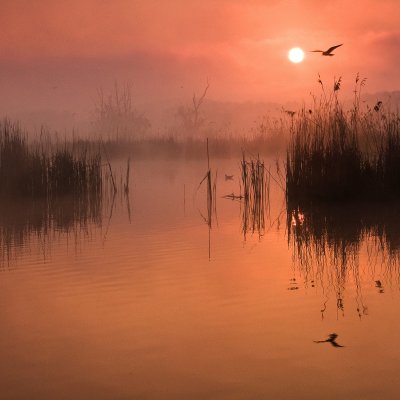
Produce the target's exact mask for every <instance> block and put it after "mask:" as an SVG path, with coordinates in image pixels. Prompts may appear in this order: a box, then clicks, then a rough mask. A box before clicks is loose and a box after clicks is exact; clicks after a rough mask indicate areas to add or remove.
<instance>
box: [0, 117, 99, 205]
mask: <svg viewBox="0 0 400 400" xmlns="http://www.w3.org/2000/svg"><path fill="white" fill-rule="evenodd" d="M101 191H102V166H101V157H100V153H97V154H89V152H88V151H87V150H86V149H80V150H79V151H77V152H74V151H73V149H71V148H69V147H68V146H67V145H66V144H65V145H64V146H63V145H58V146H55V148H54V149H51V146H50V145H49V143H37V144H36V145H32V144H31V145H30V144H28V142H27V138H26V136H25V135H24V133H23V132H22V130H21V129H20V127H19V126H18V124H15V123H11V122H10V121H8V120H3V121H1V122H0V196H2V197H7V196H9V197H10V196H23V197H32V198H37V197H45V198H51V197H56V196H64V195H78V196H83V195H89V194H90V195H94V196H100V195H101Z"/></svg>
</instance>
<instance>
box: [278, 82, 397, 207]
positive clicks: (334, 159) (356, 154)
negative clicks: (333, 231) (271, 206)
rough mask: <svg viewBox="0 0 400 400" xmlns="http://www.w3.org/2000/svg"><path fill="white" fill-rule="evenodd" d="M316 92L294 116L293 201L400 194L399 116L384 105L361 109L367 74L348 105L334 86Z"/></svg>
mask: <svg viewBox="0 0 400 400" xmlns="http://www.w3.org/2000/svg"><path fill="white" fill-rule="evenodd" d="M319 82H320V84H321V87H322V95H321V98H320V100H319V101H317V100H316V98H314V107H313V109H312V110H311V113H310V112H309V110H306V109H305V108H304V109H303V110H302V111H301V112H299V113H298V114H297V116H296V117H295V118H294V119H293V125H292V135H291V139H290V143H289V146H288V151H287V168H286V195H287V198H288V201H292V200H295V201H302V202H309V203H315V202H349V201H360V200H362V201H386V200H398V199H399V198H400V118H399V117H398V115H397V113H392V112H390V110H386V109H385V108H384V107H383V106H380V107H379V109H378V111H376V110H374V109H370V108H367V109H366V110H364V111H362V110H361V106H360V104H361V100H360V92H361V87H362V86H363V85H364V84H365V80H360V78H359V77H358V76H357V78H356V87H355V99H354V103H353V105H352V107H351V109H349V110H345V108H344V106H343V105H342V104H341V102H340V100H339V98H338V92H339V91H340V86H341V78H339V79H337V80H335V81H334V85H333V90H332V91H331V92H330V93H326V92H325V88H324V84H323V83H322V81H321V79H319Z"/></svg>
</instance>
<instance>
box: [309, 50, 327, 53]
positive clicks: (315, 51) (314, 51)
mask: <svg viewBox="0 0 400 400" xmlns="http://www.w3.org/2000/svg"><path fill="white" fill-rule="evenodd" d="M310 51H311V53H323V52H324V51H323V50H310Z"/></svg>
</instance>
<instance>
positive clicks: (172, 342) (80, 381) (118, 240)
mask: <svg viewBox="0 0 400 400" xmlns="http://www.w3.org/2000/svg"><path fill="white" fill-rule="evenodd" d="M238 164H239V163H238V161H237V160H231V161H227V160H224V161H218V160H217V161H215V162H213V163H212V168H213V171H215V170H217V169H218V178H217V194H216V195H217V196H216V199H217V201H216V211H217V213H216V214H215V213H214V214H213V219H212V224H211V229H209V226H208V225H207V224H206V223H205V220H204V218H203V216H204V215H207V203H206V193H205V191H204V189H205V188H204V187H203V186H204V185H203V186H202V187H200V189H199V190H197V189H198V185H199V182H200V181H201V179H202V178H203V176H204V174H205V172H206V163H205V162H204V161H202V162H198V161H193V162H178V161H175V162H167V161H160V162H150V161H137V162H134V163H133V165H132V166H131V168H132V173H131V183H130V194H129V203H128V202H127V199H126V198H125V197H124V196H123V195H120V194H117V196H116V198H115V199H114V203H113V204H112V201H111V200H110V199H108V200H107V201H104V204H103V205H102V210H101V212H100V214H98V210H97V209H96V210H97V211H96V210H95V211H94V212H93V210H92V212H91V213H90V212H89V213H86V214H85V217H79V218H78V217H76V213H75V214H74V213H72V214H70V215H69V218H65V215H64V214H66V212H64V211H63V210H64V209H63V208H62V207H59V208H58V214H57V215H55V213H50V215H47V217H46V218H47V219H48V221H47V226H49V227H50V228H47V229H44V228H43V226H41V225H40V223H39V225H38V218H39V217H38V216H36V217H35V218H33V217H32V216H31V215H30V214H29V212H27V211H26V206H24V210H25V211H24V212H25V213H27V216H26V217H23V216H22V217H21V211H18V207H12V212H11V211H10V209H8V208H4V207H3V210H2V221H1V223H2V224H3V225H2V228H1V229H2V230H1V235H2V238H1V246H2V249H1V255H2V261H1V267H0V268H1V272H0V320H1V327H2V329H1V330H0V398H1V399H10V400H11V399H98V400H100V399H267V398H271V399H321V398H323V399H338V398H344V399H397V398H398V393H399V389H400V380H399V365H400V346H399V342H400V290H399V286H400V285H399V272H398V271H399V269H398V267H397V265H398V264H397V262H396V261H393V260H389V259H388V256H387V254H386V255H385V254H383V255H381V254H378V250H377V249H376V247H377V246H374V245H371V243H370V242H374V243H375V242H376V240H375V239H376V237H372V238H371V237H370V238H369V240H364V241H361V242H360V243H359V244H358V245H357V246H355V249H354V252H353V253H354V254H353V253H351V254H348V256H347V258H346V260H345V261H343V260H342V261H340V260H338V258H337V257H336V258H335V257H333V256H332V257H331V256H330V254H329V250H326V251H325V253H324V254H322V255H321V254H319V258H318V257H317V255H316V251H318V250H315V249H316V247H313V243H312V240H313V238H312V235H311V236H310V237H308V239H307V240H308V241H309V242H308V243H311V246H308V247H307V246H306V248H305V250H304V249H303V251H299V249H298V248H296V245H295V240H294V239H293V229H294V228H296V227H295V226H294V225H295V224H297V227H298V224H299V223H300V224H302V223H303V219H304V223H306V221H307V215H305V216H304V217H303V215H302V214H300V217H301V218H300V220H299V218H293V220H291V216H290V214H289V217H287V214H286V210H285V208H284V206H285V204H284V203H283V200H284V195H283V193H282V191H281V190H280V189H279V187H278V186H277V185H275V184H274V183H271V193H270V199H271V207H270V210H269V209H268V210H267V211H266V216H265V228H264V229H263V230H262V232H258V231H257V230H256V231H255V232H251V230H249V231H248V232H247V233H246V234H245V233H244V232H243V207H242V206H241V204H240V202H238V201H231V200H227V199H223V198H222V196H223V195H225V194H230V193H232V192H235V193H239V191H240V188H239V175H240V171H239V165H238ZM225 174H228V175H232V174H233V175H234V178H233V180H225V179H224V175H225ZM121 175H123V171H122V170H121ZM282 207H283V208H282ZM96 213H97V214H96ZM22 215H23V213H22ZM60 215H61V217H60ZM71 215H72V217H71ZM74 215H75V217H74ZM41 218H43V216H42V217H41ZM74 218H75V219H76V220H78V222H76V221H75V223H74V222H73V221H72V222H71V219H72V220H73V219H74ZM287 219H289V220H290V221H288V222H289V223H287ZM13 221H14V222H13ZM289 231H291V234H290V235H289ZM399 233H400V231H399ZM378 239H379V238H378ZM353 247H354V246H353ZM371 249H372V250H371ZM300 250H301V249H300ZM385 257H386V258H385ZM332 333H336V334H337V335H338V337H337V338H336V340H335V343H337V344H339V345H341V346H344V347H335V346H334V345H333V344H334V343H331V342H323V343H315V341H321V340H325V339H327V338H328V336H329V335H330V334H332Z"/></svg>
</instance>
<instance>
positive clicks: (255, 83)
mask: <svg viewBox="0 0 400 400" xmlns="http://www.w3.org/2000/svg"><path fill="white" fill-rule="evenodd" d="M398 15H400V2H399V1H398V0H381V1H377V0H363V1H361V0H359V1H357V0H355V1H352V2H350V1H347V0H334V1H329V0H326V1H320V0H301V1H300V0H297V1H296V0H287V1H279V0H247V1H244V0H243V1H239V0H230V1H228V0H218V1H217V0H130V1H128V0H112V1H111V0H40V1H32V0H2V1H1V2H0V32H1V39H0V90H1V91H2V92H3V94H4V93H6V94H7V96H6V97H7V99H4V97H3V96H2V97H3V99H2V100H1V101H0V111H1V109H3V110H4V111H5V112H7V110H8V109H13V108H16V107H21V108H24V107H26V108H29V107H32V104H34V105H35V106H36V107H42V108H45V107H50V106H51V107H53V108H54V107H67V108H68V107H71V105H72V104H75V105H76V104H79V105H80V106H81V107H84V106H85V104H88V103H89V102H90V101H91V100H92V99H93V97H95V93H96V88H98V87H99V86H105V87H107V86H108V85H111V84H112V83H113V82H114V81H115V80H119V81H130V82H132V83H133V85H134V87H135V90H136V93H137V95H138V97H140V98H141V99H144V100H146V101H152V100H157V99H159V98H169V97H171V98H179V97H182V98H184V97H185V96H186V97H187V96H190V95H191V94H192V93H193V91H195V90H196V91H198V90H200V89H201V88H202V87H204V84H205V81H206V79H207V78H208V79H209V81H210V84H211V87H210V92H209V96H210V98H214V99H218V100H233V101H242V100H260V99H262V100H267V101H279V102H282V101H290V100H294V99H307V98H308V94H309V92H310V91H311V90H317V85H316V79H317V74H318V73H320V74H321V76H322V78H323V79H324V80H326V81H327V82H331V81H332V79H333V77H334V76H336V77H338V76H343V82H344V83H343V85H344V87H345V88H346V87H347V88H349V90H350V88H351V87H352V85H353V83H352V82H353V81H354V78H355V76H356V74H357V72H359V73H360V74H361V76H362V77H367V78H368V84H367V87H366V91H369V92H374V91H378V90H396V89H399V88H400V74H398V67H397V63H398V60H399V58H400V28H399V24H398ZM338 43H344V46H343V47H341V48H340V49H338V50H337V51H336V55H335V56H334V57H322V56H321V55H320V54H318V53H309V52H307V53H306V59H305V61H304V62H303V63H301V64H297V65H294V64H291V63H290V62H289V61H288V60H287V51H288V50H289V49H290V48H291V47H293V46H300V47H302V48H303V49H304V50H306V51H308V50H312V49H315V48H328V47H330V46H331V45H334V44H338Z"/></svg>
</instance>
